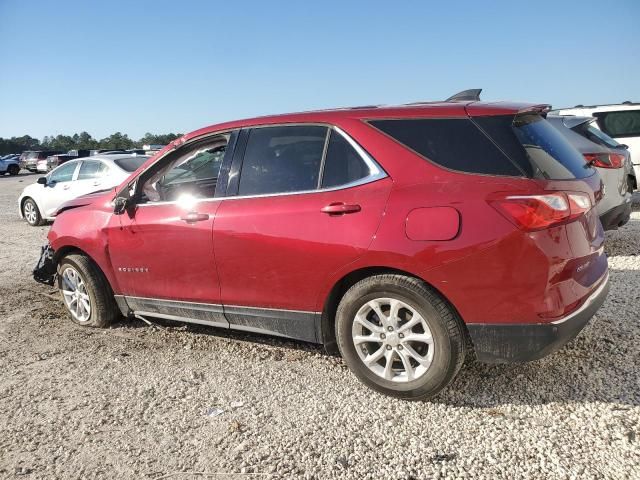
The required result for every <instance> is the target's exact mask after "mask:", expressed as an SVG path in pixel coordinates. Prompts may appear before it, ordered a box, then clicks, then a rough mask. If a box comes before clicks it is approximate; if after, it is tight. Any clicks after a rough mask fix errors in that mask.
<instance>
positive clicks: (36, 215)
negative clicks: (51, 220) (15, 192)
mask: <svg viewBox="0 0 640 480" xmlns="http://www.w3.org/2000/svg"><path fill="white" fill-rule="evenodd" d="M22 216H23V217H24V219H25V220H26V221H27V223H28V224H29V225H31V226H32V227H37V226H39V225H42V223H43V220H42V215H40V209H39V208H38V205H37V204H36V202H35V201H34V200H33V199H32V198H27V199H26V200H25V201H24V202H23V203H22Z"/></svg>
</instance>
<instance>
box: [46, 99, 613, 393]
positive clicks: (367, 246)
mask: <svg viewBox="0 0 640 480" xmlns="http://www.w3.org/2000/svg"><path fill="white" fill-rule="evenodd" d="M546 110H547V106H544V105H543V106H540V105H529V104H515V103H500V102H498V103H482V102H475V101H449V102H440V103H429V104H414V105H407V106H398V107H384V108H382V107H379V108H377V107H365V108H352V109H342V110H331V111H318V112H308V113H297V114H291V115H279V116H270V117H263V118H255V119H251V120H242V121H236V122H229V123H223V124H220V125H214V126H211V127H207V128H203V129H201V130H198V131H195V132H193V133H190V134H187V135H185V136H184V137H182V138H180V139H178V140H176V141H174V142H173V143H172V144H171V145H169V146H168V147H166V148H164V149H163V150H162V151H161V152H160V153H159V154H157V155H156V156H154V157H153V158H151V159H150V160H149V161H147V162H146V163H145V164H144V165H143V166H142V167H141V168H140V169H138V170H137V171H136V172H135V173H134V174H132V175H131V177H130V178H129V179H128V180H127V181H126V182H125V183H124V184H122V185H121V186H120V187H118V188H116V189H115V190H109V191H106V192H98V193H95V194H92V195H87V196H84V197H81V198H79V199H76V200H74V201H71V202H69V203H66V204H65V205H63V206H62V207H61V208H60V209H59V211H58V213H57V217H56V220H55V222H54V224H53V226H52V227H51V231H50V232H49V237H48V238H49V242H50V244H49V245H47V246H45V247H44V248H43V253H42V257H41V259H40V262H39V265H38V267H37V268H36V270H35V271H34V275H35V277H36V278H37V279H39V280H40V281H43V282H48V283H50V284H53V282H54V281H55V278H56V277H57V285H58V286H59V288H60V291H61V293H62V297H63V299H64V303H65V305H66V306H67V308H68V309H69V312H70V314H71V318H72V320H73V321H74V322H76V323H78V324H80V325H87V326H93V327H105V326H107V325H109V324H110V323H111V322H113V321H114V320H116V319H117V318H118V317H119V315H120V314H121V313H122V314H123V315H129V316H131V315H135V316H137V317H142V318H145V317H157V318H163V319H169V320H178V321H184V322H191V323H197V324H203V325H211V326H216V327H222V328H231V329H234V330H243V331H249V332H260V333H266V334H271V335H279V336H283V337H288V338H293V339H298V340H303V341H307V342H315V343H321V344H324V345H325V346H326V347H327V349H328V350H329V351H334V352H335V351H336V350H339V352H340V353H341V354H342V356H343V358H344V360H345V362H346V363H347V365H348V366H349V367H350V368H351V370H352V371H353V372H354V373H355V374H356V375H357V376H358V377H359V378H360V379H361V380H362V381H363V382H364V383H366V384H367V385H369V386H370V387H372V388H374V389H376V390H378V391H380V392H383V393H386V394H390V395H395V396H397V397H401V398H407V399H420V398H427V397H429V396H432V395H434V394H435V393H436V392H438V391H439V390H441V389H442V388H444V387H445V386H446V385H447V384H448V383H449V382H450V381H451V380H452V379H453V378H454V377H455V375H456V374H457V372H458V370H459V369H460V366H461V365H462V363H463V360H464V358H465V353H469V352H468V351H467V350H468V349H470V348H473V350H475V355H476V356H477V358H478V359H479V360H480V361H484V362H512V361H526V360H533V359H537V358H540V357H542V356H544V355H547V354H548V353H550V352H552V351H554V350H557V349H558V348H559V347H560V346H562V345H563V344H565V343H566V342H567V341H569V340H570V339H572V338H573V337H574V336H575V335H577V334H578V332H579V331H580V330H581V329H582V328H583V327H584V325H585V324H586V323H587V321H588V320H589V319H590V318H591V317H592V316H593V314H594V313H595V311H596V310H597V309H598V308H599V307H600V305H601V304H602V303H603V301H604V299H605V297H606V295H607V291H608V272H607V259H606V256H605V254H604V252H603V240H604V235H603V230H602V226H601V225H600V222H599V221H598V215H597V213H596V210H595V208H594V206H595V204H596V202H597V201H598V199H599V198H600V197H601V196H602V187H601V182H600V179H599V177H598V175H597V174H596V173H595V171H594V169H593V168H592V167H591V166H589V165H588V164H586V163H585V161H584V159H583V157H582V156H581V155H580V154H579V153H578V152H577V151H576V150H574V149H573V147H571V145H569V144H568V143H567V141H566V140H565V139H564V138H563V137H562V135H561V134H560V133H559V132H558V131H557V130H556V129H554V128H553V127H552V126H551V125H550V124H549V123H547V121H546V120H545V112H546Z"/></svg>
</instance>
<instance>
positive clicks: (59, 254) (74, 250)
mask: <svg viewBox="0 0 640 480" xmlns="http://www.w3.org/2000/svg"><path fill="white" fill-rule="evenodd" d="M71 254H79V255H83V256H85V257H87V258H88V259H89V261H91V263H93V264H94V265H95V267H96V268H97V269H98V270H99V271H100V273H102V275H103V276H104V278H105V279H106V280H107V283H108V284H109V287H111V291H112V292H116V289H115V287H117V285H114V283H113V279H112V278H111V277H110V275H109V272H107V271H105V269H104V268H102V266H101V265H100V262H98V261H96V259H95V258H94V257H93V256H92V255H90V254H89V253H88V252H86V251H85V250H83V249H81V248H80V247H78V246H76V245H64V246H62V247H60V248H58V249H56V250H55V251H54V254H53V262H54V264H55V268H56V269H57V268H58V265H59V263H60V261H61V260H62V259H63V258H64V257H66V256H67V255H71Z"/></svg>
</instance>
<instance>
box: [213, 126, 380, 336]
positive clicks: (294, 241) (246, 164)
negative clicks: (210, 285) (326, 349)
mask: <svg viewBox="0 0 640 480" xmlns="http://www.w3.org/2000/svg"><path fill="white" fill-rule="evenodd" d="M236 152H237V155H236V158H235V159H234V164H233V167H232V172H231V174H230V179H231V180H230V184H229V188H228V194H231V196H227V198H225V200H224V201H223V202H222V204H221V205H220V208H219V210H218V212H217V215H216V222H215V225H214V239H215V242H214V246H215V256H216V263H217V266H218V274H219V276H220V286H221V300H222V303H223V305H224V310H225V315H226V317H227V319H228V321H229V322H230V324H231V326H232V327H233V328H236V329H241V330H248V331H258V332H268V333H275V334H280V335H285V336H288V337H293V338H298V339H301V340H306V341H316V340H317V336H316V323H315V322H316V320H317V319H318V317H319V313H318V311H319V310H320V308H319V307H318V305H317V302H318V295H319V290H320V287H321V286H323V285H324V283H325V282H326V281H327V279H328V278H329V276H330V275H331V274H332V273H334V272H336V271H337V270H338V269H340V267H342V266H344V265H345V264H348V263H350V262H352V261H354V260H356V259H357V258H358V257H360V256H361V255H362V254H363V253H364V252H365V251H366V249H367V248H368V246H369V245H370V243H371V241H372V237H373V236H374V234H375V232H376V230H377V227H378V225H379V223H380V220H381V217H382V215H383V211H384V206H385V203H386V200H387V197H388V194H389V191H390V188H391V183H392V182H391V179H390V178H388V177H387V176H386V174H385V173H384V172H383V171H382V169H381V168H380V167H379V166H378V165H377V164H376V163H375V162H374V161H373V159H371V157H369V156H368V154H367V153H366V152H365V151H364V150H363V149H362V148H361V147H360V146H359V145H357V144H356V143H355V142H354V141H353V140H352V139H350V138H349V137H348V136H347V135H346V134H344V133H343V132H341V131H339V130H337V129H334V128H329V127H327V126H321V125H288V126H268V127H259V128H253V129H249V130H243V131H242V133H241V136H240V139H239V143H238V148H237V149H236Z"/></svg>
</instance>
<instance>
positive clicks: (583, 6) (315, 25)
mask: <svg viewBox="0 0 640 480" xmlns="http://www.w3.org/2000/svg"><path fill="white" fill-rule="evenodd" d="M485 3H486V5H484V6H483V4H485ZM0 65H1V67H2V68H1V71H0V136H2V137H8V136H13V135H24V134H29V135H32V136H35V137H38V138H41V137H43V136H44V135H52V134H53V135H56V134H59V133H64V134H73V133H75V132H80V131H82V130H86V131H88V132H89V133H91V134H92V135H93V136H94V137H97V138H102V137H104V136H107V135H109V134H111V133H113V132H115V131H121V132H123V133H127V134H129V135H130V136H131V137H132V138H136V139H137V138H139V137H141V136H142V135H143V134H144V133H145V132H148V131H149V132H153V133H167V132H187V131H190V130H194V129H196V128H199V127H202V126H205V125H209V124H212V123H217V122H221V121H225V120H232V119H236V118H243V117H248V116H255V115H263V114H270V113H283V112H289V111H299V110H309V109H317V108H326V107H336V106H347V105H364V104H372V103H375V104H378V103H406V102H411V101H416V100H436V99H443V98H446V97H448V96H449V95H451V94H453V93H455V92H457V91H459V90H463V89H466V88H475V87H482V88H484V92H483V99H486V100H497V99H510V100H523V101H532V102H546V103H551V104H553V105H554V106H557V107H560V106H572V105H575V104H578V103H583V104H590V103H607V102H612V103H617V102H621V101H623V100H635V101H640V1H636V0H626V1H625V0H618V1H608V2H602V1H559V0H555V1H541V0H537V1H535V2H516V1H505V2H473V1H470V2H460V1H445V2H426V1H425V2H400V1H393V2H392V1H387V2H373V1H370V2H356V1H354V2H347V1H346V0H343V1H335V2H334V1H329V0H325V1H322V2H305V1H297V2H293V1H292V2H284V1H282V2H281V1H276V0H271V1H264V2H250V1H241V2H231V1H226V2H214V1H189V0H182V1H164V0H157V1H136V0H128V1H121V0H109V1H103V2H93V1H65V0H59V1H55V2H54V1H40V0H29V1H23V0H0Z"/></svg>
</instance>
